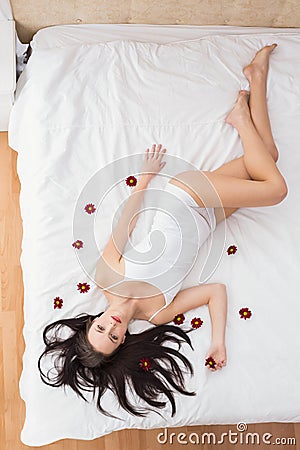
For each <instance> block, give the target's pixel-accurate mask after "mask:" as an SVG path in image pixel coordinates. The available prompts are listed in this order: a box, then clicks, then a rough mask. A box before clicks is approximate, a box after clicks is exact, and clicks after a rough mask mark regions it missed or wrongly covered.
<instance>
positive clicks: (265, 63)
mask: <svg viewBox="0 0 300 450" xmlns="http://www.w3.org/2000/svg"><path fill="white" fill-rule="evenodd" d="M276 47H277V44H272V45H266V46H265V47H263V48H261V49H260V50H259V51H258V52H257V53H256V55H255V57H254V58H253V60H252V61H251V63H250V64H249V65H248V66H246V67H244V69H243V73H244V75H245V77H246V78H247V80H248V81H251V79H252V78H253V77H254V76H257V75H258V76H263V77H267V75H268V70H269V57H270V53H271V52H272V51H273V50H274V48H276Z"/></svg>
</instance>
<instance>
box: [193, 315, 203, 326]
mask: <svg viewBox="0 0 300 450" xmlns="http://www.w3.org/2000/svg"><path fill="white" fill-rule="evenodd" d="M202 324H203V320H201V319H200V317H194V319H192V320H191V325H192V327H193V328H200V327H201V325H202Z"/></svg>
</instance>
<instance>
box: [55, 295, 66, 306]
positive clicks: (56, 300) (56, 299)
mask: <svg viewBox="0 0 300 450" xmlns="http://www.w3.org/2000/svg"><path fill="white" fill-rule="evenodd" d="M63 302H64V301H63V299H62V298H59V297H55V299H54V309H56V308H58V309H61V308H62V305H63Z"/></svg>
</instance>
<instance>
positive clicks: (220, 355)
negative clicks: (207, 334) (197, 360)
mask: <svg viewBox="0 0 300 450" xmlns="http://www.w3.org/2000/svg"><path fill="white" fill-rule="evenodd" d="M205 358H206V359H207V358H213V359H214V361H215V363H216V365H215V366H214V367H213V366H210V365H208V366H207V367H208V369H209V370H210V371H211V372H216V370H220V369H222V367H224V366H226V347H225V344H214V343H212V344H211V346H210V347H209V349H208V351H207V353H206V356H205Z"/></svg>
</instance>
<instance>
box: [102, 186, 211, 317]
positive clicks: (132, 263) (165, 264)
mask: <svg viewBox="0 0 300 450" xmlns="http://www.w3.org/2000/svg"><path fill="white" fill-rule="evenodd" d="M155 209H157V212H156V213H155V216H154V219H153V224H152V227H151V230H150V231H149V233H148V234H147V235H146V236H145V237H144V238H143V239H142V240H141V241H140V242H139V243H138V244H137V245H136V246H135V247H134V248H130V249H129V250H128V251H125V252H124V254H123V257H124V264H125V275H124V279H123V280H121V281H118V282H117V283H115V284H113V285H111V286H109V288H111V287H113V286H116V285H118V284H120V283H122V282H123V281H137V280H138V281H144V282H147V283H150V284H152V285H154V286H156V287H157V288H158V289H160V291H161V292H162V294H163V295H164V298H165V305H164V306H163V307H162V308H160V309H159V310H158V311H156V312H155V313H154V314H153V315H152V316H151V317H150V318H149V321H151V320H152V319H153V318H154V317H155V316H156V315H157V314H158V313H159V312H160V311H161V310H162V309H164V308H166V307H167V306H168V305H169V304H170V303H171V302H172V300H173V299H174V297H175V295H176V294H177V293H178V292H179V291H180V288H181V286H182V283H183V281H184V278H185V277H186V276H187V274H188V273H189V272H190V270H191V269H192V268H193V264H194V262H195V260H196V258H197V255H198V252H199V249H200V247H201V245H202V244H203V243H204V242H205V241H206V239H207V238H208V236H209V235H210V233H212V232H213V231H214V230H215V228H216V217H215V214H214V208H203V207H200V206H199V205H198V204H197V202H196V201H195V200H194V199H193V197H192V196H191V195H190V194H189V193H187V192H186V191H184V190H183V189H181V188H180V187H179V186H175V185H174V184H171V183H167V185H166V187H165V189H164V190H163V191H161V195H160V198H159V202H158V206H157V208H155Z"/></svg>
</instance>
